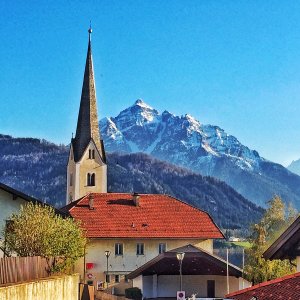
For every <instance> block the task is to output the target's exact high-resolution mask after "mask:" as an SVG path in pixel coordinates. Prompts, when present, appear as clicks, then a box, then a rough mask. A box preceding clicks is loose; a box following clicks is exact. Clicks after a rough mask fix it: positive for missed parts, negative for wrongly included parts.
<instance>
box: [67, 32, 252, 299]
mask: <svg viewBox="0 0 300 300" xmlns="http://www.w3.org/2000/svg"><path fill="white" fill-rule="evenodd" d="M88 32H89V37H88V49H87V57H86V65H85V70H84V78H83V86H82V93H81V100H80V108H79V114H78V121H77V129H76V134H75V137H74V138H73V137H72V140H71V145H70V153H69V159H68V165H67V193H66V206H65V207H64V208H63V209H62V210H63V212H65V213H68V214H69V215H70V216H71V217H73V218H74V219H76V220H79V221H80V222H81V224H82V227H83V228H84V230H85V232H86V235H87V237H88V240H89V242H88V245H87V249H86V255H85V257H84V258H82V260H81V261H79V262H78V264H77V266H76V271H77V272H79V273H80V275H81V280H82V281H84V282H86V283H88V284H91V285H94V286H95V289H96V290H106V291H110V292H112V291H113V292H114V293H115V294H119V295H122V294H123V295H124V291H125V289H126V288H128V287H139V288H140V289H141V291H142V293H143V295H144V297H147V298H157V297H176V291H178V290H179V289H182V290H185V291H186V292H187V296H190V295H191V294H192V293H194V294H195V293H197V294H198V296H199V297H203V298H205V297H210V298H214V297H224V295H225V294H226V293H229V292H234V291H237V290H239V289H241V288H242V286H244V285H245V284H246V285H247V284H248V283H247V282H245V281H244V280H243V278H242V270H241V269H239V268H238V267H236V266H234V265H232V264H228V263H226V261H224V260H222V259H221V258H219V257H217V256H215V255H214V254H213V240H214V239H223V238H224V235H223V233H222V232H221V230H220V229H219V228H218V226H217V225H216V224H215V222H214V221H213V219H212V218H211V216H210V215H209V214H208V213H207V212H205V211H202V210H200V209H198V208H195V207H193V206H191V205H189V204H187V203H185V202H184V201H181V200H179V199H176V198H174V197H171V196H168V195H162V194H136V193H133V194H132V193H113V192H107V167H109V166H107V161H106V155H105V148H104V143H103V140H102V139H101V135H100V131H99V123H98V114H97V100H96V86H95V76H94V68H93V59H92V45H91V34H92V30H91V28H90V29H89V31H88ZM178 253H181V255H182V253H183V255H185V256H184V259H183V261H181V262H182V265H183V268H182V277H181V276H179V265H178V259H177V258H178V256H177V254H178ZM179 284H180V286H179ZM198 296H197V297H198Z"/></svg>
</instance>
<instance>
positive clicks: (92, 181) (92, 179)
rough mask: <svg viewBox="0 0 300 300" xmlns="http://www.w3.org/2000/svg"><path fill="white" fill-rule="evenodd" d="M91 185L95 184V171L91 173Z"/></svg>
mask: <svg viewBox="0 0 300 300" xmlns="http://www.w3.org/2000/svg"><path fill="white" fill-rule="evenodd" d="M91 186H95V173H93V174H92V175H91Z"/></svg>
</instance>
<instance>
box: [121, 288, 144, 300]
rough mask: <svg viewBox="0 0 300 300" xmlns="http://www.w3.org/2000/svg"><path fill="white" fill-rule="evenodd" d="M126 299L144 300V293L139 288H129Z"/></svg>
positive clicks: (126, 291)
mask: <svg viewBox="0 0 300 300" xmlns="http://www.w3.org/2000/svg"><path fill="white" fill-rule="evenodd" d="M125 297H126V298H128V299H134V300H142V298H143V294H142V291H141V290H140V289H139V288H137V287H132V288H128V289H126V290H125Z"/></svg>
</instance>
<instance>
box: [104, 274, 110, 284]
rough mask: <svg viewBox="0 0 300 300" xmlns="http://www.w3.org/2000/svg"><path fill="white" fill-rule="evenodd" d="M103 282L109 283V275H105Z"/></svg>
mask: <svg viewBox="0 0 300 300" xmlns="http://www.w3.org/2000/svg"><path fill="white" fill-rule="evenodd" d="M105 282H107V283H110V276H109V275H108V274H106V275H105Z"/></svg>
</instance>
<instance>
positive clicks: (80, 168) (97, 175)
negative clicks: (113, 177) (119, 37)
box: [67, 27, 107, 203]
mask: <svg viewBox="0 0 300 300" xmlns="http://www.w3.org/2000/svg"><path fill="white" fill-rule="evenodd" d="M88 32H89V39H88V50H87V56H86V63H85V70H84V77H83V84H82V92H81V99H80V108H79V113H78V121H77V128H76V134H75V137H74V138H73V137H72V140H71V148H70V155H69V161H68V166H67V181H68V185H67V203H69V202H70V201H73V200H77V199H78V198H80V197H83V196H85V195H86V194H87V193H89V192H101V193H103V192H106V191H107V166H106V157H105V150H104V145H103V141H102V140H101V137H100V133H99V123H98V114H97V99H96V86H95V76H94V67H93V59H92V45H91V34H92V29H91V27H90V28H89V30H88Z"/></svg>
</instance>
